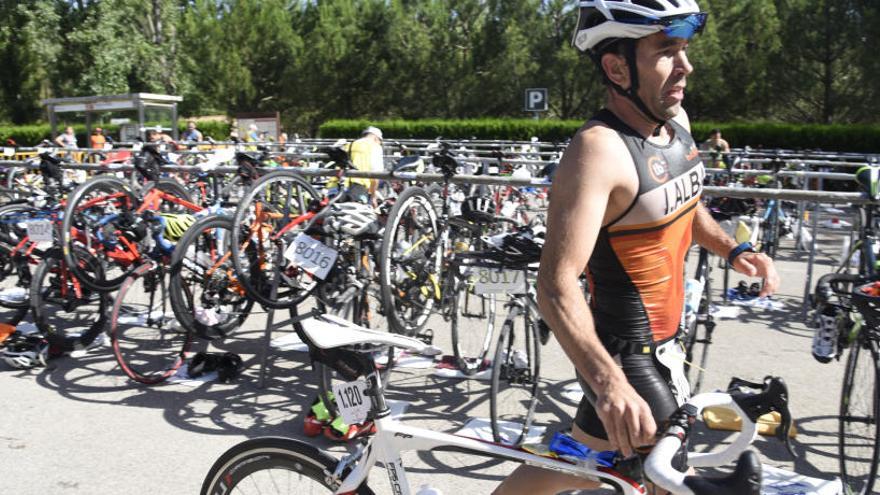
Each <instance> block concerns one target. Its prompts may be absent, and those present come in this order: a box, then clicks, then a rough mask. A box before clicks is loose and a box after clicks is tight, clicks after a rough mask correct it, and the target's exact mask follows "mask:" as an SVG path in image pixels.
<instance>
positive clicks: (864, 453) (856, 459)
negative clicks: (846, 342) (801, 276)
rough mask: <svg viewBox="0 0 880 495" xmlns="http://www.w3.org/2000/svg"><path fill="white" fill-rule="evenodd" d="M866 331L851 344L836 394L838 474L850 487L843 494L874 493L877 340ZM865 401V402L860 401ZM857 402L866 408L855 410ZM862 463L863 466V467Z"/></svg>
mask: <svg viewBox="0 0 880 495" xmlns="http://www.w3.org/2000/svg"><path fill="white" fill-rule="evenodd" d="M867 331H868V330H867V329H865V328H863V329H862V334H861V335H859V338H858V340H857V341H856V342H854V343H853V345H852V347H851V350H850V354H849V357H848V358H847V360H846V372H845V374H844V379H843V390H842V392H841V396H840V420H839V426H840V428H839V435H838V446H839V449H840V450H839V454H840V455H839V458H840V474H841V479H842V481H843V484H844V486H845V487H848V489H849V490H850V491H848V492H847V493H852V494H853V495H867V494H871V493H874V491H873V487H874V485H875V482H876V478H877V464H878V456H880V428H878V426H877V420H878V418H880V401H878V397H877V394H878V392H880V390H878V388H877V387H878V383H880V364H878V351H877V342H876V341H874V340H873V339H871V338H867V337H866V336H865V332H867ZM860 364H861V365H862V366H860ZM859 399H861V401H860V400H859ZM865 400H867V401H868V403H869V404H863V403H862V401H865ZM859 405H864V406H865V407H864V409H866V410H865V411H858V412H856V411H855V408H856V407H858V406H859ZM860 425H863V426H862V427H860ZM866 463H867V469H865V467H864V466H865V464H866Z"/></svg>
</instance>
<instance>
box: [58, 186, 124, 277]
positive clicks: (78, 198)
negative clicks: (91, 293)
mask: <svg viewBox="0 0 880 495" xmlns="http://www.w3.org/2000/svg"><path fill="white" fill-rule="evenodd" d="M100 192H103V193H109V196H108V197H110V196H112V195H115V194H119V195H121V196H119V198H118V199H119V200H120V201H115V200H113V201H109V202H107V203H109V206H111V207H112V208H114V209H120V210H128V211H134V210H135V209H137V205H138V204H139V202H140V201H139V199H138V197H137V196H136V195H135V193H134V191H133V190H132V189H131V187H130V186H129V185H128V184H127V183H125V182H124V181H122V180H121V179H118V178H116V177H108V176H98V177H94V178H92V179H91V180H89V181H88V182H85V183H84V184H82V185H81V186H79V187H78V188H76V190H75V191H74V192H73V194H71V195H70V197H69V198H68V201H67V207H66V208H65V209H64V219H63V221H62V222H61V247H62V252H63V254H64V262H65V263H66V264H67V266H68V267H69V268H70V270H71V271H72V272H73V274H74V276H75V277H76V278H77V279H79V280H80V281H81V282H82V283H83V284H84V285H85V286H87V287H88V288H90V289H92V290H97V291H103V292H111V291H114V290H116V289H118V288H119V287H120V285H122V282H123V281H124V280H125V279H126V278H127V277H128V276H129V275H130V274H131V273H132V272H133V271H134V269H135V268H136V267H137V263H134V264H131V265H128V266H126V264H125V263H124V262H121V261H117V260H115V259H114V258H113V257H110V256H105V253H106V251H105V247H104V246H103V243H102V245H101V246H89V245H88V244H91V243H92V240H93V239H94V236H93V234H92V232H90V230H89V229H88V227H89V226H91V227H94V225H90V224H89V223H88V221H89V219H88V218H87V217H89V215H90V214H91V213H92V212H91V208H92V206H89V207H86V206H84V205H86V204H88V203H89V201H87V200H88V195H89V194H93V193H100ZM105 195H106V194H105ZM100 205H102V202H101V201H99V202H98V203H97V204H95V205H93V206H94V207H95V209H96V210H99V209H100V208H101V206H100ZM87 208H88V209H89V210H90V211H86V209H87ZM81 214H82V216H81ZM106 225H110V223H109V222H108V223H107V224H105V227H106ZM77 230H84V231H85V236H86V239H87V240H86V245H84V247H85V248H86V251H87V252H89V253H92V254H93V255H95V256H97V257H98V259H99V261H100V262H101V266H102V269H103V277H101V278H100V279H99V278H97V277H95V276H94V275H92V274H90V273H88V272H87V271H85V270H82V269H80V260H78V259H77V256H76V254H77V253H79V252H81V251H79V250H76V249H74V246H75V245H77V244H79V245H83V244H82V242H81V238H80V240H78V239H77V238H76V237H77V236H75V235H74V232H76V231H77ZM122 246H123V244H121V243H120V244H118V245H117V246H116V247H115V248H113V249H114V251H119V252H124V251H125V249H124V248H123V247H122Z"/></svg>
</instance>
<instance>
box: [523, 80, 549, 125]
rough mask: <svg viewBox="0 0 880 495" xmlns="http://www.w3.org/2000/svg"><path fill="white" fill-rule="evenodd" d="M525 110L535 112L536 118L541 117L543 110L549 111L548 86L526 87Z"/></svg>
mask: <svg viewBox="0 0 880 495" xmlns="http://www.w3.org/2000/svg"><path fill="white" fill-rule="evenodd" d="M525 111H526V112H533V113H534V114H535V120H538V119H539V118H540V115H541V112H546V111H547V88H528V89H526V101H525Z"/></svg>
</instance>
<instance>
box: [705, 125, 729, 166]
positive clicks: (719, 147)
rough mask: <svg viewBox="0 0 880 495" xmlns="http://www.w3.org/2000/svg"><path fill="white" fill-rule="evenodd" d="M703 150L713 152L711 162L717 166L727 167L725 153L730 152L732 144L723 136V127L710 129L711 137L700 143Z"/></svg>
mask: <svg viewBox="0 0 880 495" xmlns="http://www.w3.org/2000/svg"><path fill="white" fill-rule="evenodd" d="M700 149H701V150H703V151H709V152H711V155H710V160H709V162H710V163H711V164H712V166H714V167H716V168H727V160H726V158H727V156H726V155H725V153H729V152H730V144H728V143H727V141H725V140H724V138H722V137H721V129H712V130H711V131H709V139H707V140H705V141H703V143H702V144H701V145H700Z"/></svg>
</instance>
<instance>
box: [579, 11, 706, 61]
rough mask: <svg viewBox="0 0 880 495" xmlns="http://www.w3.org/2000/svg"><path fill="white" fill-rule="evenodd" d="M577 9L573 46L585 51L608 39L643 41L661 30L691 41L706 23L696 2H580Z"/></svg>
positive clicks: (704, 16) (704, 15)
mask: <svg viewBox="0 0 880 495" xmlns="http://www.w3.org/2000/svg"><path fill="white" fill-rule="evenodd" d="M578 7H579V10H578V22H577V26H576V27H575V32H574V37H573V38H572V42H571V43H572V45H573V46H575V47H576V48H577V49H579V50H581V51H584V52H585V51H588V50H594V49H595V48H596V47H597V46H598V45H600V44H601V43H602V42H603V41H606V40H615V39H620V38H631V39H638V38H644V37H645V36H649V35H652V34H654V33H657V32H659V31H665V32H666V34H667V35H669V36H672V37H677V38H685V39H690V38H691V37H692V36H693V35H694V34H696V33H698V32H700V30H702V28H703V25H704V24H705V22H706V14H704V13H702V12H700V7H699V6H698V5H697V2H696V1H694V0H581V1H580V2H579V5H578Z"/></svg>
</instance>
